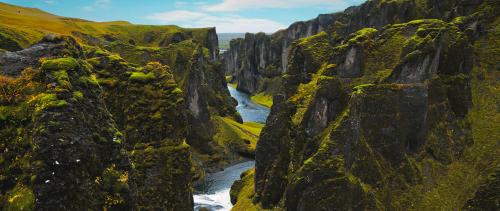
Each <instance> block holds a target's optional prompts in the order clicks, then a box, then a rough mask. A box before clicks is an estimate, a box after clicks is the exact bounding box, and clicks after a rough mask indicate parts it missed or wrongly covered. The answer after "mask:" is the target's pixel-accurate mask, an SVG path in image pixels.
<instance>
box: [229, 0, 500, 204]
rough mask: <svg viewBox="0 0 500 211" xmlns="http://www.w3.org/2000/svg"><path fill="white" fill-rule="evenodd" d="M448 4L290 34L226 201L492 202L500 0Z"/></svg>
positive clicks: (495, 171)
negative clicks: (252, 146)
mask: <svg viewBox="0 0 500 211" xmlns="http://www.w3.org/2000/svg"><path fill="white" fill-rule="evenodd" d="M374 2H376V1H369V2H367V3H365V4H364V5H370V4H374ZM412 2H413V1H397V2H396V1H391V2H388V3H387V4H399V3H402V4H407V3H412ZM416 2H422V1H416ZM457 2H458V3H457ZM457 2H455V1H440V4H444V5H453V7H449V8H448V9H449V10H439V11H440V12H439V13H441V12H442V14H443V16H442V17H449V19H448V18H443V20H439V19H417V20H408V22H403V23H398V22H400V21H399V20H400V19H393V20H398V21H396V23H394V22H385V23H390V24H388V25H386V26H383V27H382V26H375V28H362V29H360V30H357V31H354V32H353V33H350V34H348V35H343V34H344V33H347V32H348V31H349V30H347V31H342V30H340V31H338V30H332V31H328V30H327V31H324V32H321V33H319V34H316V35H313V36H310V37H306V38H302V39H299V40H297V41H295V42H294V43H293V44H292V47H291V48H290V54H289V58H288V68H287V70H286V72H285V74H284V75H283V76H282V81H283V82H282V84H281V87H282V88H281V91H280V92H278V93H277V94H276V95H275V97H274V104H273V107H272V110H271V114H270V116H269V118H268V120H267V124H266V126H265V127H264V129H263V132H262V134H261V138H260V140H259V142H258V145H257V149H256V168H255V171H254V172H253V171H250V172H248V173H246V174H244V175H242V177H243V178H242V180H241V181H240V182H237V183H236V184H237V185H235V186H234V188H233V190H232V192H231V195H232V197H233V198H232V200H233V201H236V202H237V203H236V205H235V207H246V208H249V207H251V208H252V209H284V210H463V209H466V210H488V209H493V210H494V209H498V203H497V202H496V201H498V200H497V199H498V193H494V192H495V190H496V189H497V188H498V187H497V185H496V184H498V166H499V165H498V164H499V162H500V160H499V159H498V157H499V155H500V151H499V149H498V147H497V145H498V141H497V140H499V137H500V134H499V133H498V132H497V131H498V109H497V108H496V107H495V105H497V103H498V99H499V98H498V93H497V92H496V91H495V90H496V89H497V88H498V86H499V85H498V81H497V78H498V77H497V73H496V70H497V69H498V68H497V67H496V66H495V63H498V62H496V61H498V58H500V54H499V51H498V47H497V46H498V41H499V40H498V27H499V15H498V11H499V6H500V4H498V2H497V1H457ZM379 3H380V5H382V3H383V2H379ZM429 5H430V4H429ZM433 5H434V6H436V4H433ZM360 8H363V6H362V7H360ZM360 8H359V7H357V8H350V9H348V10H347V11H353V10H354V11H357V10H360ZM419 8H420V7H418V6H416V7H409V8H408V11H406V12H405V10H396V11H393V12H394V13H388V14H399V13H400V12H402V13H406V14H411V13H417V12H419V10H418V9H419ZM442 8H446V7H442ZM464 8H465V9H464ZM378 11H379V12H381V11H383V10H378ZM432 11H434V10H432V9H431V8H429V10H428V13H427V14H434V13H433V12H432ZM443 11H444V12H443ZM446 11H447V12H446ZM462 12H463V13H462ZM453 13H455V15H451V14H453ZM366 14H370V13H365V15H366ZM435 14H438V13H435ZM445 14H447V15H445ZM459 14H461V15H464V16H460V15H459ZM448 15H450V16H448ZM457 15H458V16H457ZM454 16H456V17H454ZM361 17H364V16H361ZM391 17H399V16H398V15H394V16H391ZM413 17H415V16H413ZM453 17H454V18H453ZM359 20H361V19H359ZM363 20H364V19H363ZM382 20H384V19H382ZM354 23H357V22H354ZM381 23H384V22H381ZM393 23H394V24H393ZM367 25H368V26H373V25H370V24H367ZM357 27H360V26H357V25H356V24H355V26H354V28H357ZM346 28H350V26H344V27H342V28H341V29H346ZM486 46H489V47H486ZM248 175H253V176H251V177H250V178H249V176H248ZM252 177H253V178H252ZM252 179H253V180H252ZM463 181H467V182H466V183H464V182H463Z"/></svg>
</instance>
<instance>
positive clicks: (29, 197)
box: [4, 184, 35, 211]
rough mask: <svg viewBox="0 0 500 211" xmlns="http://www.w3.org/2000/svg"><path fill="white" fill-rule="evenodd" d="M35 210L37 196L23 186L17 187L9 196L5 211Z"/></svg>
mask: <svg viewBox="0 0 500 211" xmlns="http://www.w3.org/2000/svg"><path fill="white" fill-rule="evenodd" d="M34 208H35V194H33V190H31V189H29V188H27V187H25V186H23V185H19V184H18V185H16V187H15V188H14V189H12V190H11V191H10V192H9V193H8V195H7V203H6V205H5V207H4V210H5V211H30V210H33V209H34Z"/></svg>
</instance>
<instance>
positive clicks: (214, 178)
mask: <svg viewBox="0 0 500 211" xmlns="http://www.w3.org/2000/svg"><path fill="white" fill-rule="evenodd" d="M228 89H229V93H230V94H231V96H232V97H233V98H234V99H236V101H238V106H236V110H237V111H238V112H239V113H240V115H241V118H242V119H243V121H244V122H258V123H262V124H265V123H266V119H267V116H268V115H269V109H268V108H266V107H264V106H261V105H259V104H257V103H255V102H254V101H252V100H251V98H250V96H249V95H248V94H246V93H243V92H240V91H238V90H236V89H235V88H233V87H231V86H228ZM254 166H255V162H254V161H247V162H244V163H239V164H236V165H233V166H230V167H228V168H226V169H224V171H221V172H217V173H213V174H210V175H208V176H207V178H206V180H205V181H204V182H203V183H202V184H200V185H198V186H197V187H196V188H195V189H196V190H195V194H194V196H193V199H194V210H195V211H198V210H200V208H207V209H208V210H209V211H229V210H231V208H232V207H233V205H232V204H231V198H230V197H229V191H230V189H231V185H232V184H233V183H234V181H236V180H238V179H240V175H241V173H243V172H245V171H246V170H248V169H251V168H253V167H254Z"/></svg>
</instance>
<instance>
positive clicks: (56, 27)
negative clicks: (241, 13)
mask: <svg viewBox="0 0 500 211" xmlns="http://www.w3.org/2000/svg"><path fill="white" fill-rule="evenodd" d="M186 30H187V31H192V32H193V34H194V35H193V36H194V37H195V38H197V37H202V33H204V32H206V29H183V28H180V27H178V26H150V25H133V24H130V23H128V22H125V21H114V22H93V21H87V20H82V19H76V18H65V17H59V16H56V15H53V14H50V13H47V12H44V11H42V10H39V9H34V8H26V7H19V6H14V5H9V4H5V3H1V2H0V33H2V34H4V35H7V36H8V37H10V38H12V39H14V40H16V41H17V42H18V43H19V44H20V45H21V46H22V47H28V46H29V45H31V44H33V43H34V42H36V41H38V40H40V39H41V38H42V37H43V36H44V35H46V34H47V33H55V34H61V35H71V33H72V32H73V31H78V32H82V33H85V34H88V35H91V36H96V37H101V36H103V35H113V36H114V37H116V38H118V39H119V40H122V41H128V40H129V39H134V40H135V41H136V42H138V44H139V45H144V46H157V45H158V43H159V42H160V40H153V41H152V42H149V43H145V42H143V41H144V36H145V34H146V33H150V34H172V33H175V32H180V31H186ZM198 35H199V36H198ZM160 37H161V36H160Z"/></svg>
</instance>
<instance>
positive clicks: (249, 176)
mask: <svg viewBox="0 0 500 211" xmlns="http://www.w3.org/2000/svg"><path fill="white" fill-rule="evenodd" d="M244 174H245V175H244V176H243V178H241V180H242V181H243V186H242V188H241V191H240V192H239V194H238V202H237V203H236V204H235V205H234V207H233V209H232V210H245V211H261V210H265V209H262V208H261V207H260V206H259V205H256V204H254V203H253V202H252V200H253V196H254V194H255V192H254V176H255V169H251V170H249V171H248V172H246V173H244Z"/></svg>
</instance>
